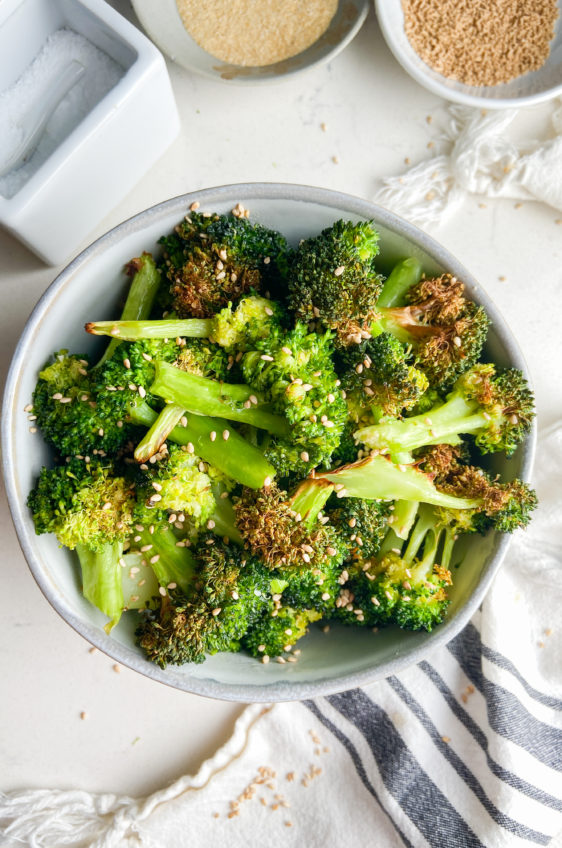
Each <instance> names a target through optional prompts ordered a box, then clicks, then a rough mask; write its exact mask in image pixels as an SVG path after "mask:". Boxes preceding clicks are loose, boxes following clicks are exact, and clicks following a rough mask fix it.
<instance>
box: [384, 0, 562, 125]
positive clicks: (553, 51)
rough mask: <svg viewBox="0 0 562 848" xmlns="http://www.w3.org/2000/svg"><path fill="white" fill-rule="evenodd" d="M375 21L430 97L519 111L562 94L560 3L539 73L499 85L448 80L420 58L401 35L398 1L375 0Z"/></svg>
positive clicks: (561, 20)
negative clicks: (546, 55)
mask: <svg viewBox="0 0 562 848" xmlns="http://www.w3.org/2000/svg"><path fill="white" fill-rule="evenodd" d="M374 3H375V9H376V12H377V18H378V22H379V25H380V28H381V31H382V34H383V36H384V39H385V41H386V43H387V44H388V46H389V48H390V50H391V51H392V53H393V54H394V57H395V58H396V59H397V60H398V62H400V64H401V65H402V67H403V68H404V70H405V71H407V72H408V73H409V74H410V76H411V77H413V78H414V79H415V80H416V82H419V84H420V85H423V86H424V88H427V89H428V90H429V91H432V92H433V94H437V95H438V96H439V97H444V98H445V100H452V101H454V102H455V103H462V104H463V105H465V106H478V107H480V108H487V109H507V108H519V107H520V106H531V105H533V104H536V103H541V102H542V101H544V100H550V99H551V98H553V97H557V96H558V95H560V94H562V2H561V0H559V6H560V7H561V9H560V16H559V18H558V21H557V22H556V30H555V36H554V39H553V41H552V44H551V47H550V55H549V57H548V59H547V61H546V62H545V64H544V65H543V67H542V68H540V69H539V70H538V71H531V72H529V73H527V74H523V75H522V76H520V77H517V79H514V80H512V81H511V82H508V83H502V84H501V85H492V86H474V85H465V84H464V83H462V82H457V81H456V80H452V79H448V78H447V77H444V76H443V75H442V74H440V73H438V72H437V71H434V70H433V68H430V67H429V65H426V64H425V62H424V61H423V60H422V59H420V57H419V56H418V54H417V53H416V51H415V50H414V48H413V47H412V45H411V44H410V42H409V40H408V37H407V35H406V33H405V32H404V13H403V11H402V2H401V0H374Z"/></svg>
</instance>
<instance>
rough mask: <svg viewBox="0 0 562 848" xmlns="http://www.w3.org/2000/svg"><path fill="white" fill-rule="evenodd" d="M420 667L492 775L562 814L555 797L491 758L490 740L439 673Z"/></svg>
mask: <svg viewBox="0 0 562 848" xmlns="http://www.w3.org/2000/svg"><path fill="white" fill-rule="evenodd" d="M418 667H419V668H420V669H421V670H422V671H423V672H424V673H425V674H426V675H427V676H428V677H429V679H430V680H431V682H432V683H433V684H434V686H435V687H436V689H438V690H439V692H440V693H441V694H442V696H443V698H444V699H445V701H446V702H447V704H448V706H449V708H450V709H451V712H453V713H454V714H455V716H456V717H457V718H458V719H459V721H460V722H462V724H463V725H464V726H465V727H466V729H467V730H468V732H469V733H470V734H471V735H472V736H473V738H474V740H475V742H476V743H477V744H478V745H479V746H480V747H481V748H482V750H483V751H484V753H485V755H486V761H487V763H488V766H489V768H490V771H491V772H492V774H494V775H495V776H496V777H498V778H499V779H500V780H503V782H504V783H507V784H508V786H511V787H512V788H513V789H516V790H517V791H518V792H522V793H523V794H524V795H527V796H528V797H529V798H532V799H533V800H534V801H538V802H539V803H540V804H544V805H545V807H551V808H552V809H553V810H558V811H559V812H562V801H560V800H559V799H558V798H556V797H555V796H554V795H549V794H548V793H547V792H544V791H543V790H542V789H539V787H538V786H535V785H534V784H532V783H529V782H528V781H526V780H524V779H523V778H522V777H519V775H517V774H514V773H513V772H511V771H508V770H507V769H505V768H504V767H503V766H500V765H499V763H497V762H496V761H495V760H493V759H492V758H491V756H490V754H489V752H488V738H487V736H486V734H485V733H484V732H483V731H482V730H481V729H480V727H478V725H477V724H476V722H475V721H474V719H473V718H472V716H470V715H469V714H468V712H467V711H466V710H465V709H464V707H463V706H462V705H461V704H460V703H459V702H458V700H457V698H456V696H455V695H454V694H453V692H452V691H451V689H450V688H449V687H448V686H447V684H446V683H445V681H444V680H443V678H442V677H441V676H440V675H439V673H438V672H437V671H436V670H435V669H434V668H433V666H431V665H430V664H429V663H428V662H426V661H425V660H424V661H423V662H421V663H419V665H418Z"/></svg>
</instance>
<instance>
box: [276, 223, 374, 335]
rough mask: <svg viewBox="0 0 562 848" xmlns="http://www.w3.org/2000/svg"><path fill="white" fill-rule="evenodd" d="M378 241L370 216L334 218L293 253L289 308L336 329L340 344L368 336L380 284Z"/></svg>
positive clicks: (290, 263)
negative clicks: (366, 218) (367, 218)
mask: <svg viewBox="0 0 562 848" xmlns="http://www.w3.org/2000/svg"><path fill="white" fill-rule="evenodd" d="M378 241H379V235H378V233H377V231H376V230H375V227H374V225H373V222H372V221H361V222H359V223H352V222H350V221H336V222H335V223H334V224H333V225H332V226H331V227H328V228H326V229H325V230H323V231H322V232H321V233H320V235H318V236H314V237H313V238H309V239H306V240H304V241H302V242H301V243H300V245H299V247H298V249H297V250H296V252H295V253H294V255H293V256H291V257H290V260H289V306H290V308H291V309H292V310H293V311H294V313H295V315H296V317H297V318H298V319H299V320H300V321H305V322H319V324H320V325H321V326H322V327H325V328H328V329H330V330H335V332H336V340H337V343H338V346H339V345H344V346H345V345H348V344H353V343H356V342H359V341H361V339H362V338H365V337H368V336H369V335H370V327H371V323H372V322H373V320H374V319H375V318H376V315H377V310H376V302H377V299H378V296H379V294H380V292H381V288H382V277H381V276H380V275H379V274H378V273H377V272H376V271H375V267H374V259H375V257H376V256H377V254H378V252H379V247H378Z"/></svg>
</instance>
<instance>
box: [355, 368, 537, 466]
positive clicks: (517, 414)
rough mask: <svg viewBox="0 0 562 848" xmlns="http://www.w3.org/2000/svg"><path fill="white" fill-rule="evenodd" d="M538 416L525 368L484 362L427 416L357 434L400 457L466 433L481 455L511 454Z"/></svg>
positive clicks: (391, 422)
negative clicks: (504, 366) (534, 417)
mask: <svg viewBox="0 0 562 848" xmlns="http://www.w3.org/2000/svg"><path fill="white" fill-rule="evenodd" d="M533 416H534V408H533V396H532V393H531V391H530V389H529V387H528V385H527V382H526V380H525V378H524V376H523V374H522V373H521V371H517V370H516V369H513V368H511V369H506V370H504V371H497V370H496V366H495V365H492V364H479V365H475V366H473V367H472V368H471V369H470V370H469V371H467V372H466V373H465V374H463V375H462V376H461V377H460V378H459V379H458V380H457V382H456V383H455V385H454V387H453V390H452V391H451V392H450V393H449V394H448V395H447V398H446V401H445V403H443V404H440V405H438V406H437V407H434V408H433V409H430V410H429V411H428V412H427V413H426V414H423V415H418V416H415V417H412V418H406V419H404V420H402V421H386V422H383V423H380V424H375V425H373V426H371V427H366V428H363V429H362V430H359V431H358V432H357V433H356V434H355V437H356V439H357V441H359V442H362V443H363V444H365V445H367V446H368V447H370V448H376V449H378V450H380V449H388V450H390V452H391V453H392V455H394V456H398V457H400V456H401V455H404V454H408V453H409V452H411V451H413V450H416V449H417V448H421V447H424V446H426V445H432V444H441V443H449V444H452V445H454V444H458V442H459V441H460V435H461V434H471V435H473V436H474V441H475V443H476V445H477V446H478V448H479V449H480V451H481V452H482V453H492V452H495V451H504V452H505V453H506V454H507V456H510V455H511V454H512V453H513V452H514V450H515V449H516V447H517V445H518V444H519V443H520V442H521V441H522V440H523V438H524V437H525V435H526V434H527V433H528V431H529V428H530V424H531V421H532V419H533Z"/></svg>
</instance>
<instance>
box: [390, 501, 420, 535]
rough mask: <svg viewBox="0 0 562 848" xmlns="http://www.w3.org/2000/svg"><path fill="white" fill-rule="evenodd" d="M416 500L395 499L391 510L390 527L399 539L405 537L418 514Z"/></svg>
mask: <svg viewBox="0 0 562 848" xmlns="http://www.w3.org/2000/svg"><path fill="white" fill-rule="evenodd" d="M418 509H419V503H418V502H417V501H402V500H400V501H396V503H395V504H394V510H393V512H392V521H390V519H389V523H391V524H392V529H393V530H394V532H395V533H396V535H397V536H398V538H399V539H407V538H408V536H409V534H410V530H411V529H412V526H413V524H414V521H415V520H416V515H417V514H418Z"/></svg>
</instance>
